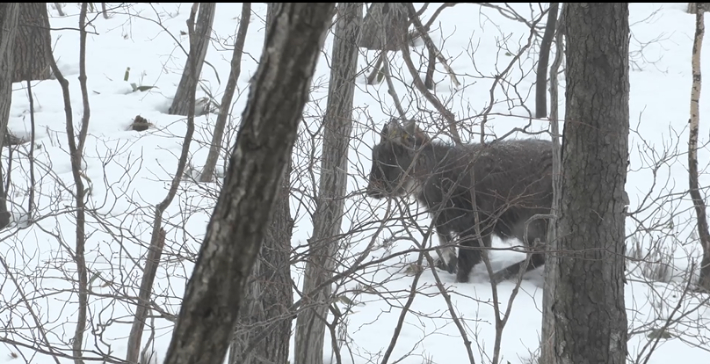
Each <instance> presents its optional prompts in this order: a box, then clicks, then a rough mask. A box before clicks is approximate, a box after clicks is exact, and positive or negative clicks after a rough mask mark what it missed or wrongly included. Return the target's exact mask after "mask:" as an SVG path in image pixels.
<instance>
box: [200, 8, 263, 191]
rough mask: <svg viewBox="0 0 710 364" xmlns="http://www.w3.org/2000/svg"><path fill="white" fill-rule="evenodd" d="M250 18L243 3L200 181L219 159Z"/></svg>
mask: <svg viewBox="0 0 710 364" xmlns="http://www.w3.org/2000/svg"><path fill="white" fill-rule="evenodd" d="M250 18H251V3H243V4H242V17H241V19H240V20H239V30H238V31H237V41H236V42H235V43H234V52H233V53H232V64H231V66H232V67H231V69H230V70H229V79H227V86H226V87H225V88H224V95H222V102H221V103H220V105H219V115H218V116H217V121H215V124H214V134H212V145H210V151H209V153H208V154H207V161H206V162H205V168H204V169H203V170H202V175H200V182H210V181H212V178H213V177H214V170H215V167H217V160H219V152H220V150H221V149H222V137H223V136H224V128H225V126H226V125H227V118H228V117H229V110H230V109H231V106H232V97H234V89H235V88H236V87H237V80H238V79H239V74H240V73H241V71H242V53H244V42H245V40H246V38H247V30H248V29H249V19H250Z"/></svg>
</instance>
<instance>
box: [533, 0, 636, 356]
mask: <svg viewBox="0 0 710 364" xmlns="http://www.w3.org/2000/svg"><path fill="white" fill-rule="evenodd" d="M565 18H566V23H565V26H566V28H565V34H566V36H567V40H568V41H567V55H566V59H567V69H566V70H567V74H566V80H567V93H566V98H567V100H566V105H567V110H566V112H565V125H564V132H563V133H564V146H563V148H564V149H563V151H562V181H561V189H560V197H559V198H560V200H559V201H560V205H559V215H558V220H557V241H558V245H557V246H558V249H559V250H558V252H564V253H559V254H565V256H564V257H563V258H561V259H558V261H557V262H558V266H557V270H556V271H554V272H553V271H550V270H546V272H545V273H546V277H545V281H546V282H549V281H554V284H553V287H554V292H552V300H553V302H552V303H551V305H552V306H551V309H550V310H549V311H547V310H545V311H543V315H544V317H543V320H544V321H548V320H551V322H552V324H551V325H552V326H551V328H552V332H551V333H550V334H549V335H550V336H549V337H547V338H544V339H545V340H549V343H547V345H543V357H544V359H545V363H547V364H556V363H564V364H572V363H574V364H585V363H590V364H591V363H595V364H596V363H609V364H625V363H626V353H627V349H626V342H627V336H628V335H627V322H626V307H625V305H624V283H623V280H624V238H625V231H624V226H625V209H626V201H625V200H626V199H625V191H624V185H625V184H626V173H627V169H628V158H629V152H628V135H629V9H628V4H627V3H603V4H601V3H600V4H580V3H569V4H566V5H565ZM553 273H554V274H553ZM546 289H547V287H546Z"/></svg>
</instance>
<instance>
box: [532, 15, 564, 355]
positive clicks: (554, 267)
mask: <svg viewBox="0 0 710 364" xmlns="http://www.w3.org/2000/svg"><path fill="white" fill-rule="evenodd" d="M564 7H565V5H564V4H562V9H561V11H560V16H559V19H558V21H557V24H558V27H557V32H556V34H555V60H554V61H553V62H552V67H550V131H551V132H552V207H551V208H550V212H551V213H552V214H553V215H554V216H555V218H554V219H550V222H549V224H548V229H547V242H546V243H545V249H546V250H547V252H546V253H545V277H556V276H557V275H558V274H559V273H558V269H559V254H558V253H557V252H558V251H559V250H560V249H559V246H558V245H559V242H558V240H557V236H558V234H557V217H558V216H559V209H560V190H561V186H560V183H561V182H562V181H561V179H562V174H561V170H562V156H561V153H560V151H561V149H562V148H561V147H560V146H561V145H562V141H561V135H560V125H559V110H558V109H559V83H558V80H557V73H558V72H559V70H560V66H561V65H562V58H563V57H564V43H563V41H564V29H565V17H564ZM556 291H557V282H556V281H555V280H554V279H549V280H546V281H545V289H544V290H543V298H542V307H543V312H544V313H543V320H542V338H543V340H542V342H541V343H540V346H541V347H542V348H543V349H542V350H541V351H542V353H541V354H542V357H541V358H540V360H539V361H538V362H539V363H547V362H548V361H547V359H546V358H545V355H551V353H552V351H551V350H550V349H551V347H550V346H549V344H550V342H549V340H547V338H549V337H551V335H552V333H554V332H555V327H554V321H552V320H546V319H545V318H547V317H549V316H550V315H552V307H553V303H554V302H555V298H554V296H553V293H554V292H556Z"/></svg>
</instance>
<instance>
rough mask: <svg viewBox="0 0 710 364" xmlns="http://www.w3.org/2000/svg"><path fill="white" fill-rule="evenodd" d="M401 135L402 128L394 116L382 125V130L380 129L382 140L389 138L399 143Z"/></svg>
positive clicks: (402, 132) (402, 133) (402, 134)
mask: <svg viewBox="0 0 710 364" xmlns="http://www.w3.org/2000/svg"><path fill="white" fill-rule="evenodd" d="M403 137H404V129H402V126H401V125H400V124H399V120H397V119H395V118H392V119H390V121H389V122H388V123H387V124H385V126H383V127H382V131H380V138H381V139H382V141H386V140H389V141H393V142H398V143H399V142H401V139H402V138H403Z"/></svg>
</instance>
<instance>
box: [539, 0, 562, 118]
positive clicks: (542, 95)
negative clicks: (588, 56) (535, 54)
mask: <svg viewBox="0 0 710 364" xmlns="http://www.w3.org/2000/svg"><path fill="white" fill-rule="evenodd" d="M559 6H560V3H550V9H549V10H548V12H547V25H546V26H545V34H544V35H543V36H542V43H540V59H539V61H538V63H537V81H536V83H535V117H536V118H544V117H546V116H547V63H548V62H549V60H550V48H551V47H552V38H553V37H554V36H555V25H556V23H557V9H558V8H559Z"/></svg>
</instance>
